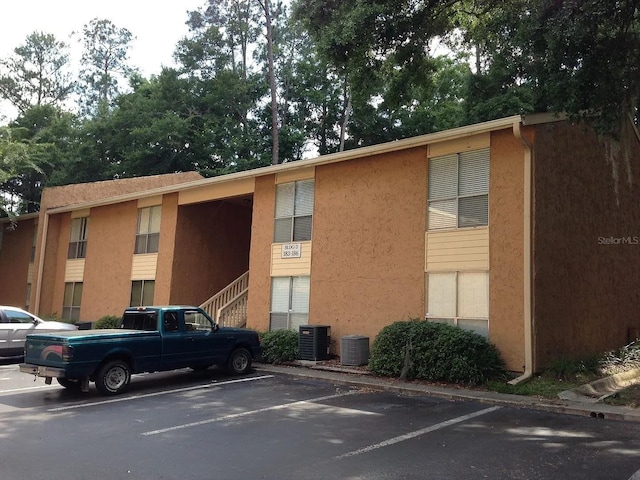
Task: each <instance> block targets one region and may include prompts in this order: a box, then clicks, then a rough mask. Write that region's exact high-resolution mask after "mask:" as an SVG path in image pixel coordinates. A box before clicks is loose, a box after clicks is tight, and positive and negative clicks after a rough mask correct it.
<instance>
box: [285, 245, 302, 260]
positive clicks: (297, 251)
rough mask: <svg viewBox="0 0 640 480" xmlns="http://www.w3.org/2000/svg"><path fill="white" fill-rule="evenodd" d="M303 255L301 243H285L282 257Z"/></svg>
mask: <svg viewBox="0 0 640 480" xmlns="http://www.w3.org/2000/svg"><path fill="white" fill-rule="evenodd" d="M301 256H302V244H301V243H285V244H283V245H282V257H281V258H300V257H301Z"/></svg>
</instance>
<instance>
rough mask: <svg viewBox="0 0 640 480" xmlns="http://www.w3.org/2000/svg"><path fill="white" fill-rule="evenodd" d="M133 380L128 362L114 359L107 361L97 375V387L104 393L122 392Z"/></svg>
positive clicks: (114, 393)
mask: <svg viewBox="0 0 640 480" xmlns="http://www.w3.org/2000/svg"><path fill="white" fill-rule="evenodd" d="M130 380H131V369H130V368H129V365H128V364H127V362H124V361H122V360H113V361H111V362H107V363H105V364H104V365H103V366H102V367H100V369H99V370H98V373H97V375H96V388H97V389H98V391H99V392H100V393H102V394H103V395H117V394H119V393H122V392H123V391H124V390H125V388H127V385H129V381H130Z"/></svg>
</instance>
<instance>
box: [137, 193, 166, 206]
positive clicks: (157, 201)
mask: <svg viewBox="0 0 640 480" xmlns="http://www.w3.org/2000/svg"><path fill="white" fill-rule="evenodd" d="M156 205H162V195H156V196H154V197H147V198H140V199H138V208H145V207H155V206H156Z"/></svg>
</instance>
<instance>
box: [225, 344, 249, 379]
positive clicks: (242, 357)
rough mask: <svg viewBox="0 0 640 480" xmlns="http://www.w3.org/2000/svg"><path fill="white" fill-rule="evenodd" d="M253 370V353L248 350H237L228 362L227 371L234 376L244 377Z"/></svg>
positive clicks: (232, 353)
mask: <svg viewBox="0 0 640 480" xmlns="http://www.w3.org/2000/svg"><path fill="white" fill-rule="evenodd" d="M250 368H251V353H249V350H247V349H246V348H236V349H235V350H234V351H233V352H231V356H230V357H229V360H228V361H227V370H229V373H232V374H233V375H243V374H245V373H247V372H248V371H249V369H250Z"/></svg>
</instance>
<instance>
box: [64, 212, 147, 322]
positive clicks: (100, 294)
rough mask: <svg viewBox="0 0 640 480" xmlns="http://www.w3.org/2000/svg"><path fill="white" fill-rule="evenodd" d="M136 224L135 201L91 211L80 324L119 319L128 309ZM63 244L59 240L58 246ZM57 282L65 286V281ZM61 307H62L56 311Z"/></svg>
mask: <svg viewBox="0 0 640 480" xmlns="http://www.w3.org/2000/svg"><path fill="white" fill-rule="evenodd" d="M137 221H138V206H137V202H135V201H131V202H125V203H119V204H116V205H107V206H104V207H97V208H92V209H91V213H90V216H89V236H88V238H87V256H86V260H85V268H84V278H83V292H82V304H81V307H80V320H82V321H95V320H98V319H99V318H100V317H102V316H104V315H122V311H123V310H124V309H125V307H128V306H129V302H130V300H131V260H132V257H133V249H134V244H135V237H136V226H137ZM67 235H68V231H67ZM63 240H64V239H63V238H61V239H60V244H61V245H63V244H64V243H63ZM66 242H67V244H68V242H69V239H68V237H67V238H66ZM61 250H63V249H61ZM59 278H60V281H62V282H63V286H64V278H62V276H59ZM61 306H62V303H60V306H59V307H58V308H61Z"/></svg>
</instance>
